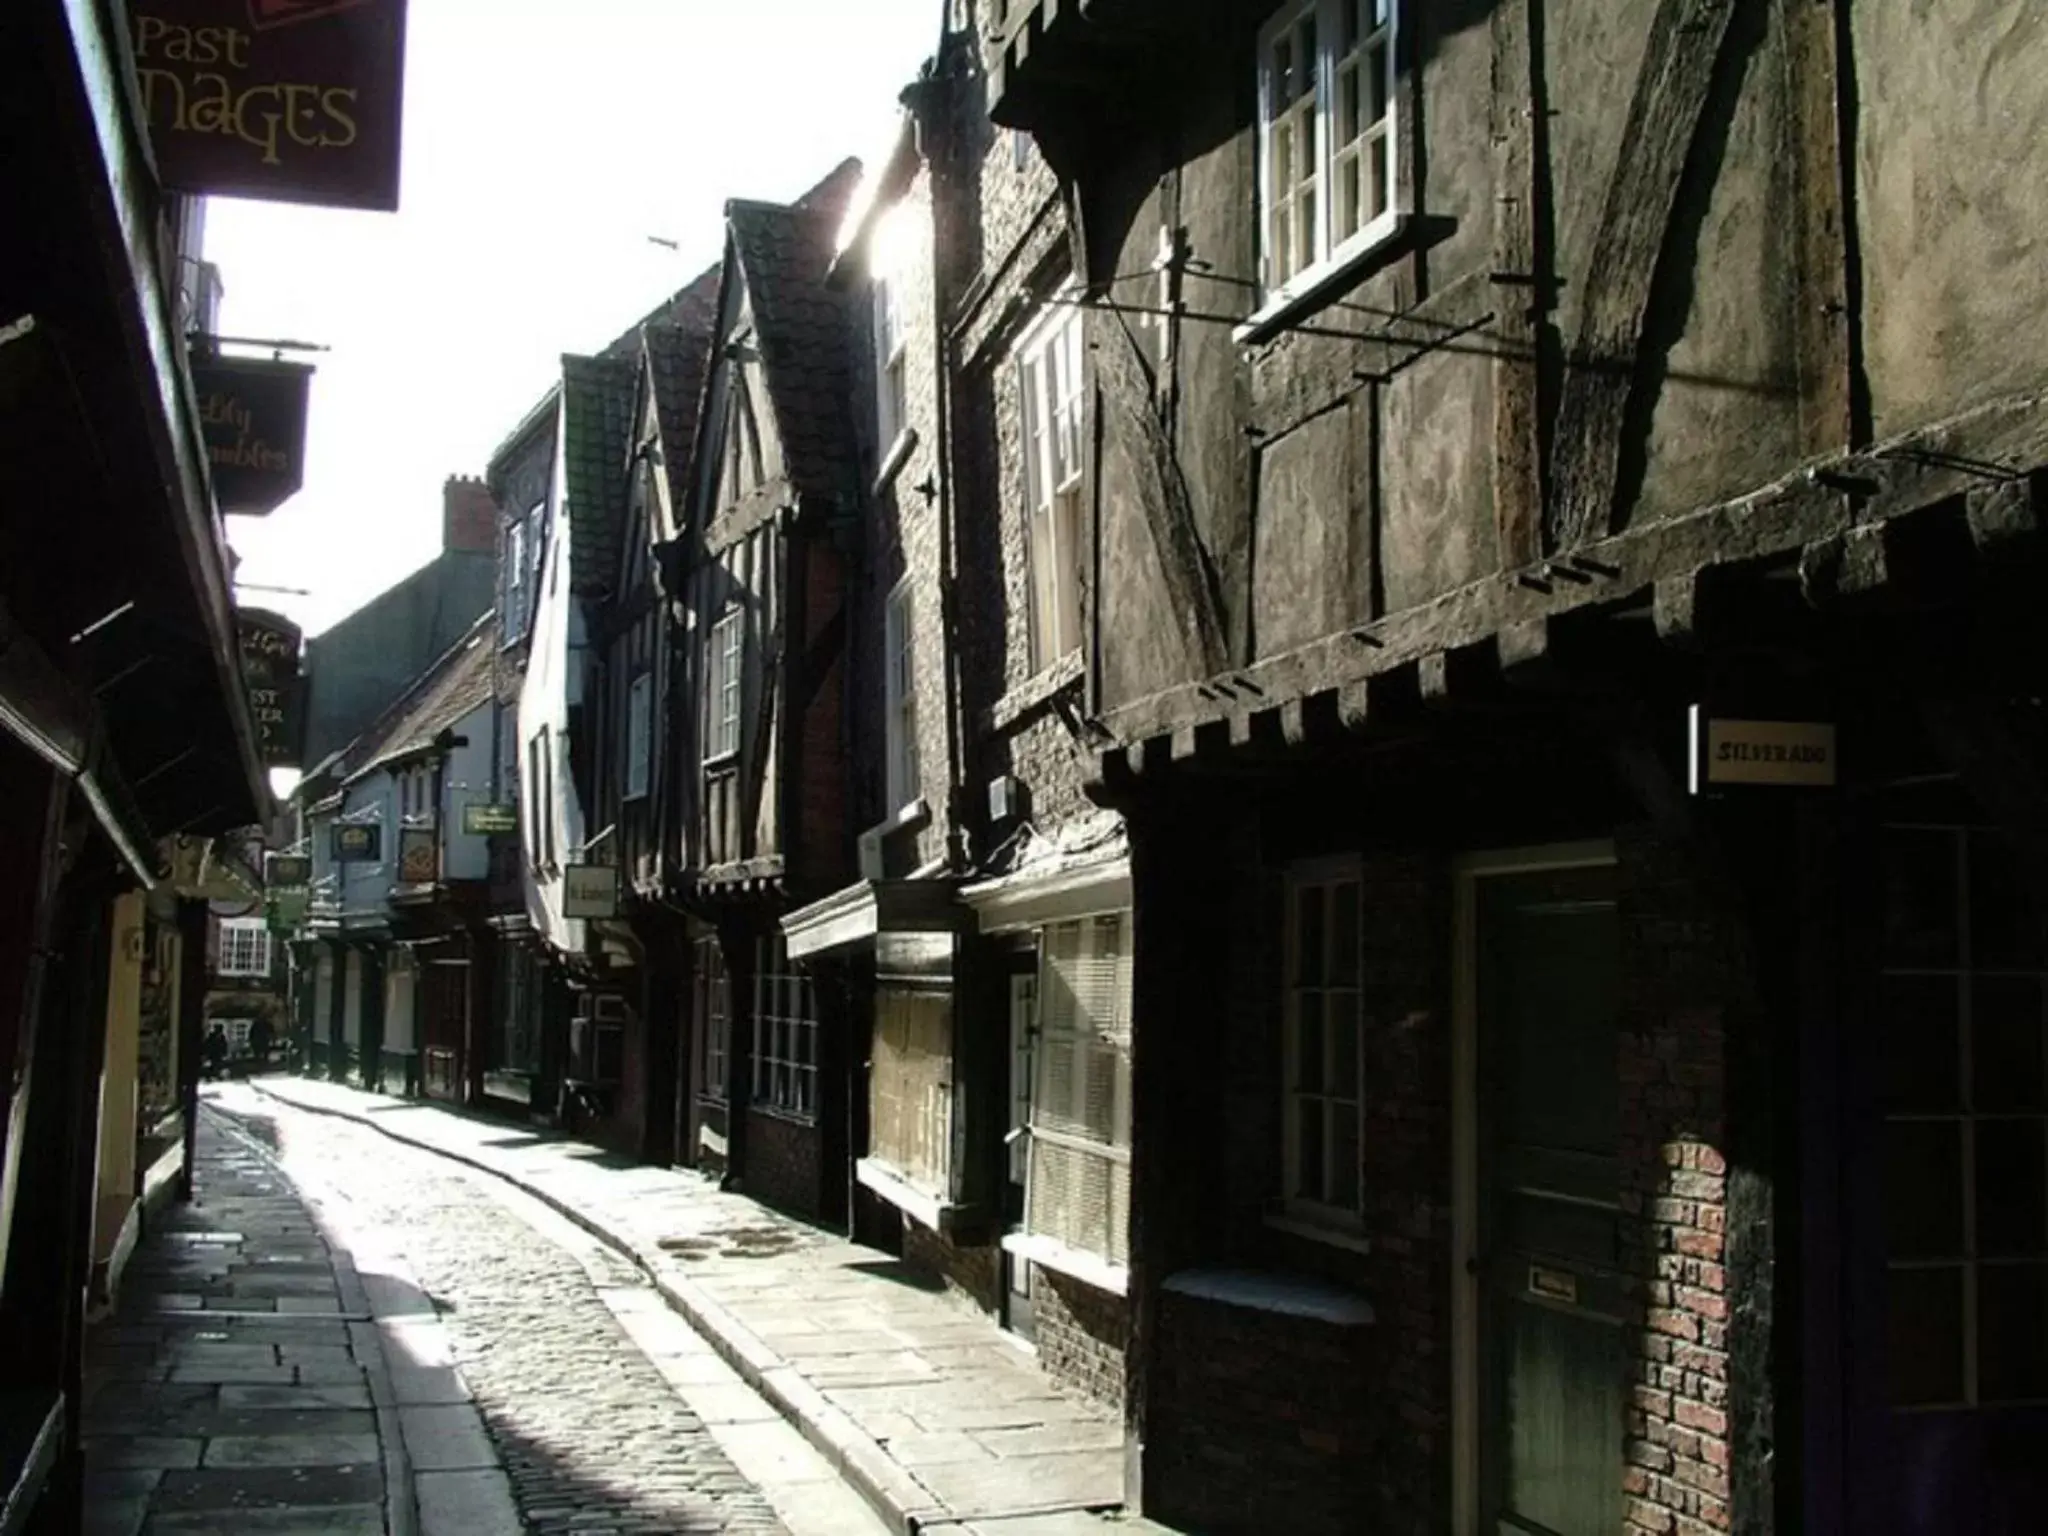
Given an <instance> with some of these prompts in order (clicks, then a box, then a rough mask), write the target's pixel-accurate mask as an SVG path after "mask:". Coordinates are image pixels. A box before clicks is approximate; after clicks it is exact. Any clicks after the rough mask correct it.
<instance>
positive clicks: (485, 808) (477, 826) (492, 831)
mask: <svg viewBox="0 0 2048 1536" xmlns="http://www.w3.org/2000/svg"><path fill="white" fill-rule="evenodd" d="M462 830H463V832H464V833H466V834H467V835H468V836H470V837H497V836H500V835H502V834H504V833H507V832H517V831H518V830H519V807H518V806H516V805H491V804H489V803H487V802H485V801H481V800H472V801H471V802H470V803H469V804H468V805H465V806H464V807H463V808H462Z"/></svg>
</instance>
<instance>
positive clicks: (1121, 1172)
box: [1026, 913, 1131, 1264]
mask: <svg viewBox="0 0 2048 1536" xmlns="http://www.w3.org/2000/svg"><path fill="white" fill-rule="evenodd" d="M1039 955H1040V958H1039V990H1038V1024H1039V1036H1038V1059H1037V1064H1036V1065H1037V1082H1036V1084H1035V1086H1034V1089H1033V1092H1032V1101H1031V1167H1030V1181H1029V1189H1028V1191H1027V1195H1026V1200H1027V1205H1028V1210H1029V1226H1030V1230H1031V1231H1032V1232H1034V1233H1039V1234H1043V1235H1045V1236H1047V1237H1051V1238H1054V1239H1055V1240H1057V1241H1059V1242H1061V1243H1064V1244H1065V1245H1066V1246H1067V1247H1069V1248H1073V1249H1076V1250H1078V1251H1080V1252H1083V1253H1089V1254H1093V1255H1095V1256H1096V1257H1098V1258H1101V1259H1104V1260H1106V1261H1108V1262H1109V1263H1112V1264H1123V1263H1127V1262H1128V1261H1129V1256H1130V1255H1129V1246H1128V1231H1129V1227H1130V1209H1131V1166H1130V1164H1131V1152H1130V1146H1131V1128H1130V1127H1131V1107H1130V1106H1131V945H1130V915H1129V914H1128V913H1117V914H1114V915H1111V916H1107V917H1092V918H1087V919H1084V920H1082V921H1080V922H1074V923H1060V924H1057V925H1055V926H1053V927H1050V928H1047V929H1046V930H1045V932H1044V936H1043V939H1042V942H1041V945H1040V951H1039Z"/></svg>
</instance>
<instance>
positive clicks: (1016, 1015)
mask: <svg viewBox="0 0 2048 1536" xmlns="http://www.w3.org/2000/svg"><path fill="white" fill-rule="evenodd" d="M1019 963H1020V964H1021V965H1024V966H1025V967H1027V968H1025V969H1018V970H1013V971H1012V972H1011V973H1010V1036H1009V1045H1010V1052H1009V1063H1010V1079H1009V1088H1010V1092H1009V1102H1010V1126H1009V1131H1008V1134H1007V1135H1005V1136H1004V1138H1003V1156H1004V1160H1005V1164H1006V1172H1005V1174H1004V1179H1003V1230H1004V1233H1005V1234H1006V1235H1016V1234H1021V1233H1022V1232H1023V1231H1024V1230H1025V1213H1026V1211H1027V1210H1029V1205H1028V1204H1027V1202H1026V1197H1025V1181H1026V1179H1027V1177H1028V1176H1029V1173H1030V1168H1031V1080H1032V1078H1031V1074H1032V1069H1033V1067H1034V1065H1035V1064H1036V1056H1037V1047H1038V972H1037V970H1036V969H1035V963H1036V959H1035V956H1034V955H1028V954H1027V955H1026V956H1024V957H1023V958H1022V960H1020V962H1019ZM1031 1285H1032V1281H1031V1261H1030V1260H1029V1259H1028V1258H1026V1257H1025V1256H1024V1255H1023V1254H1021V1253H1017V1252H1013V1251H1012V1245H1011V1244H1008V1243H1005V1244H1004V1245H1003V1326H1004V1327H1005V1328H1007V1329H1008V1330H1009V1331H1010V1332H1011V1333H1013V1334H1015V1335H1016V1336H1017V1337H1018V1338H1019V1339H1021V1340H1023V1341H1024V1342H1025V1343H1027V1344H1029V1343H1035V1342H1036V1340H1037V1336H1038V1335H1037V1329H1036V1324H1035V1318H1034V1315H1033V1309H1032V1294H1031Z"/></svg>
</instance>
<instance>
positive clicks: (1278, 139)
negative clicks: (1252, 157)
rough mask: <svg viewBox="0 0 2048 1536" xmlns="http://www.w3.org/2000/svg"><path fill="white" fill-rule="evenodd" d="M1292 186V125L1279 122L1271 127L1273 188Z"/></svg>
mask: <svg viewBox="0 0 2048 1536" xmlns="http://www.w3.org/2000/svg"><path fill="white" fill-rule="evenodd" d="M1293 188H1294V125H1293V124H1292V123H1291V122H1289V123H1279V124H1276V125H1275V126H1274V128H1273V190H1274V191H1275V192H1289V191H1292V190H1293Z"/></svg>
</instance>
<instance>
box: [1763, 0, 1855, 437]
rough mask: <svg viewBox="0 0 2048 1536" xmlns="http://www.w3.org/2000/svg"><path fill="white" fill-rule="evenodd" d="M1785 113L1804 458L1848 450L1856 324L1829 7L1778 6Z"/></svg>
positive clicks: (1790, 1) (1815, 3)
mask: <svg viewBox="0 0 2048 1536" xmlns="http://www.w3.org/2000/svg"><path fill="white" fill-rule="evenodd" d="M1776 3H1777V7H1778V10H1779V13H1780V18H1781V22H1780V24H1781V25H1782V26H1783V28H1784V37H1785V61H1786V73H1787V75H1788V76H1789V78H1790V82H1791V88H1792V111H1791V112H1790V114H1788V116H1787V119H1786V124H1785V131H1786V135H1787V139H1788V141H1789V142H1788V143H1787V146H1786V150H1787V153H1786V161H1787V164H1788V165H1789V166H1790V168H1791V172H1792V178H1793V187H1794V196H1793V199H1792V204H1791V206H1792V208H1793V209H1794V210H1796V217H1797V223H1798V229H1797V237H1798V246H1797V250H1796V252H1795V259H1796V260H1797V262H1798V282H1797V287H1796V289H1795V293H1794V303H1795V304H1796V306H1797V308H1796V315H1797V324H1798V343H1799V352H1798V361H1799V426H1800V434H1799V435H1800V444H1801V446H1802V447H1803V448H1804V449H1805V451H1806V452H1807V453H1808V454H1809V455H1821V454H1830V453H1840V452H1842V451H1843V450H1844V449H1846V448H1849V447H1852V446H1854V444H1855V443H1856V441H1857V438H1858V435H1859V434H1858V430H1857V426H1856V422H1855V416H1854V409H1855V407H1854V401H1855V366H1856V365H1855V356H1854V350H1853V340H1854V328H1855V323H1856V317H1855V316H1854V315H1852V314H1851V313H1850V306H1849V293H1850V290H1849V246H1848V239H1849V237H1848V227H1847V214H1846V207H1847V199H1846V197H1845V196H1844V189H1843V178H1844V176H1846V175H1848V174H1851V170H1850V168H1849V167H1847V166H1845V165H1844V164H1843V160H1842V111H1843V106H1842V97H1841V90H1842V80H1841V66H1840V61H1839V59H1838V58H1837V52H1836V51H1837V47H1838V40H1837V36H1836V27H1835V22H1836V14H1835V13H1836V11H1837V9H1838V7H1837V6H1836V4H1835V3H1834V0H1776Z"/></svg>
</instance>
